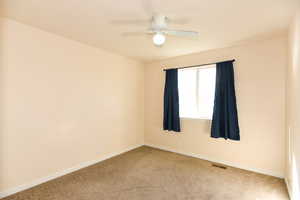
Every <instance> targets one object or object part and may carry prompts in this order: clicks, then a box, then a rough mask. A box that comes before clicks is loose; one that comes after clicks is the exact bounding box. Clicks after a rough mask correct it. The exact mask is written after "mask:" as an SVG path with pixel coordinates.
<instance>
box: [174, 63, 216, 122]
mask: <svg viewBox="0 0 300 200" xmlns="http://www.w3.org/2000/svg"><path fill="white" fill-rule="evenodd" d="M216 67H217V66H216V64H210V65H205V66H199V67H193V68H183V69H179V72H180V71H184V70H191V69H194V70H195V69H196V88H195V89H196V92H195V93H196V107H197V111H198V113H200V112H199V109H200V106H199V105H200V102H199V84H200V79H199V77H200V71H201V69H206V68H216ZM179 93H180V91H179ZM180 114H181V113H180V102H179V118H180V119H183V120H185V119H187V120H205V121H212V117H213V116H212V115H213V113H212V115H211V117H209V116H198V117H193V116H181V115H180Z"/></svg>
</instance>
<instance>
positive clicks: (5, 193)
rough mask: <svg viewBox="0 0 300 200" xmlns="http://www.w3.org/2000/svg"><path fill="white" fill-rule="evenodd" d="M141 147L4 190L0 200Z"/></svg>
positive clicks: (131, 148) (0, 193) (136, 146)
mask: <svg viewBox="0 0 300 200" xmlns="http://www.w3.org/2000/svg"><path fill="white" fill-rule="evenodd" d="M141 146H143V145H135V146H133V147H129V148H127V149H125V150H122V151H120V152H115V153H111V154H109V155H106V156H104V157H102V158H99V159H96V160H92V161H87V162H83V163H81V164H79V165H76V166H74V167H71V168H68V169H65V170H63V171H60V172H56V173H54V174H52V175H50V176H46V177H43V178H40V179H37V180H35V181H32V182H30V183H25V184H22V185H20V186H17V187H14V188H11V189H8V190H5V191H3V192H0V199H1V198H4V197H7V196H10V195H12V194H15V193H17V192H21V191H23V190H27V189H29V188H32V187H34V186H37V185H40V184H42V183H45V182H47V181H50V180H53V179H56V178H58V177H61V176H64V175H66V174H69V173H72V172H74V171H77V170H80V169H82V168H85V167H88V166H90V165H93V164H96V163H98V162H101V161H104V160H107V159H109V158H112V157H114V156H117V155H120V154H122V153H125V152H128V151H131V150H133V149H136V148H138V147H141Z"/></svg>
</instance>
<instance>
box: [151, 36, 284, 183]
mask: <svg viewBox="0 0 300 200" xmlns="http://www.w3.org/2000/svg"><path fill="white" fill-rule="evenodd" d="M233 58H235V59H236V62H235V77H236V92H237V103H238V114H239V123H240V130H241V141H240V142H234V141H225V140H224V139H213V138H210V134H209V129H210V124H209V122H208V121H205V120H192V119H183V120H181V124H182V132H181V133H178V134H174V133H167V132H164V131H162V117H163V112H162V111H163V87H164V73H163V71H162V69H163V68H164V67H179V66H187V65H195V64H201V63H210V62H214V61H222V60H227V59H233ZM286 67H287V39H286V38H285V37H279V38H274V39H272V40H269V41H260V42H253V43H252V44H248V45H243V46H236V47H231V48H224V49H218V50H212V51H207V52H202V53H198V54H191V55H187V56H181V57H176V58H171V59H168V60H164V61H160V62H155V63H151V64H148V65H147V66H146V69H145V143H146V144H149V145H153V146H157V147H160V148H164V149H168V150H173V151H177V152H181V153H185V154H190V155H194V156H198V157H202V158H206V159H209V160H214V161H218V162H223V163H227V164H230V165H233V166H237V167H241V168H246V169H251V170H256V171H259V172H263V173H266V174H271V175H275V176H280V177H283V176H284V160H285V70H286Z"/></svg>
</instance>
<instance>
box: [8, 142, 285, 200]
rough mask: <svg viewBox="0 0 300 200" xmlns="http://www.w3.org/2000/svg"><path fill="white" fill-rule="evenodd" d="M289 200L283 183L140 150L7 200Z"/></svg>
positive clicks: (172, 154) (197, 161) (165, 154)
mask: <svg viewBox="0 0 300 200" xmlns="http://www.w3.org/2000/svg"><path fill="white" fill-rule="evenodd" d="M27 199H30V200H140V199H141V200H150V199H151V200H162V199H163V200H181V199H182V200H202V199H203V200H286V199H288V194H287V190H286V186H285V184H284V181H283V180H282V179H278V178H274V177H271V176H265V175H262V174H257V173H253V172H249V171H245V170H241V169H236V168H231V167H228V168H227V169H221V168H216V167H212V165H211V163H210V162H208V161H204V160H200V159H197V158H192V157H188V156H183V155H179V154H175V153H170V152H166V151H161V150H158V149H153V148H150V147H145V146H144V147H140V148H138V149H135V150H133V151H130V152H127V153H125V154H122V155H120V156H116V157H114V158H112V159H109V160H106V161H103V162H101V163H98V164H96V165H93V166H91V167H88V168H85V169H82V170H79V171H77V172H74V173H72V174H68V175H65V176H63V177H61V178H58V179H55V180H53V181H50V182H47V183H44V184H42V185H39V186H37V187H34V188H32V189H29V190H27V191H23V192H20V193H18V194H15V195H12V196H10V197H7V198H4V200H27Z"/></svg>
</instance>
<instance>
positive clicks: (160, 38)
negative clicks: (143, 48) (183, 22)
mask: <svg viewBox="0 0 300 200" xmlns="http://www.w3.org/2000/svg"><path fill="white" fill-rule="evenodd" d="M152 39H153V43H154V44H155V45H156V46H161V45H163V44H164V43H165V41H166V36H165V35H164V34H162V33H156V34H155V35H154V36H153V38H152Z"/></svg>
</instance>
